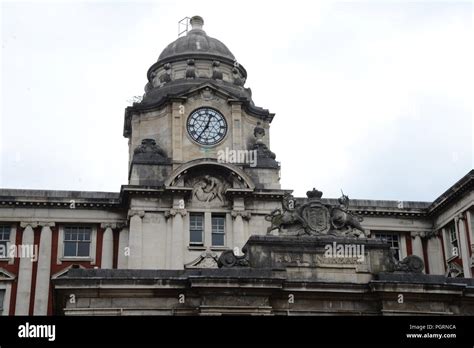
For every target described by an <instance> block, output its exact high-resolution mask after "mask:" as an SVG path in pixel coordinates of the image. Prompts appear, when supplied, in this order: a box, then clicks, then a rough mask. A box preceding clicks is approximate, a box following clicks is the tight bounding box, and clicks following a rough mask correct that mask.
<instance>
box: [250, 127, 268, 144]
mask: <svg viewBox="0 0 474 348" xmlns="http://www.w3.org/2000/svg"><path fill="white" fill-rule="evenodd" d="M253 135H254V137H255V139H256V140H255V142H256V143H258V144H261V143H263V137H264V136H265V128H263V127H262V126H261V123H260V122H257V127H255V128H254V130H253Z"/></svg>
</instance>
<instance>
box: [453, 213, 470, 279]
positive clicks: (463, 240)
mask: <svg viewBox="0 0 474 348" xmlns="http://www.w3.org/2000/svg"><path fill="white" fill-rule="evenodd" d="M464 219H465V216H464V214H463V213H461V214H459V215H458V216H456V217H455V218H454V224H455V226H456V228H457V230H458V236H459V244H458V246H459V251H460V252H461V255H460V257H461V260H462V269H463V273H464V278H471V277H472V275H471V260H470V257H469V249H468V248H469V242H468V239H467V233H468V231H466V228H465V227H466V226H465V225H464Z"/></svg>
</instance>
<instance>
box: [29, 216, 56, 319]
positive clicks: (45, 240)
mask: <svg viewBox="0 0 474 348" xmlns="http://www.w3.org/2000/svg"><path fill="white" fill-rule="evenodd" d="M39 225H40V226H41V227H42V228H41V235H40V245H39V255H38V269H37V272H36V288H35V305H34V309H33V314H34V315H47V314H48V299H49V286H50V280H51V246H52V234H53V232H52V231H51V227H53V226H54V225H55V224H54V222H40V223H39Z"/></svg>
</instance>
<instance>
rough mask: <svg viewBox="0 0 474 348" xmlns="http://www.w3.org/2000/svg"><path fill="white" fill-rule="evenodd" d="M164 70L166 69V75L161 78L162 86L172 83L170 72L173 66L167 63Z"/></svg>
mask: <svg viewBox="0 0 474 348" xmlns="http://www.w3.org/2000/svg"><path fill="white" fill-rule="evenodd" d="M164 68H165V73H164V74H162V75H161V76H160V83H161V84H165V83H167V82H171V72H170V69H171V64H170V63H166V64H165V66H164Z"/></svg>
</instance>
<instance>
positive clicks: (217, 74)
mask: <svg viewBox="0 0 474 348" xmlns="http://www.w3.org/2000/svg"><path fill="white" fill-rule="evenodd" d="M220 65H221V62H219V61H218V60H215V61H214V62H212V78H213V79H214V80H222V71H220V70H219V66H220Z"/></svg>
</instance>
